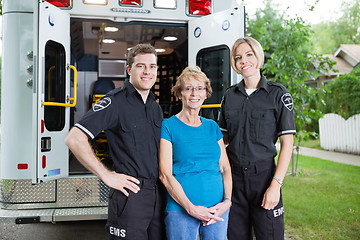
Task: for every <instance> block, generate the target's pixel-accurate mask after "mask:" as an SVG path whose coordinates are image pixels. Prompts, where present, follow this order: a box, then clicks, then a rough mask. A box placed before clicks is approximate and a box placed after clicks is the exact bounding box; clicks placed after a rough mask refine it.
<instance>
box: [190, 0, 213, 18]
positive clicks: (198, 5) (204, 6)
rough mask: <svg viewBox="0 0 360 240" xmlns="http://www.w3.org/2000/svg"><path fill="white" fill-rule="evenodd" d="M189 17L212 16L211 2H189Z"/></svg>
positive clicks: (195, 0) (206, 0)
mask: <svg viewBox="0 0 360 240" xmlns="http://www.w3.org/2000/svg"><path fill="white" fill-rule="evenodd" d="M188 14H189V15H209V14H211V0H189V2H188Z"/></svg>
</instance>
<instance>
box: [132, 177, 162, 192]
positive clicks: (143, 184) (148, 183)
mask: <svg viewBox="0 0 360 240" xmlns="http://www.w3.org/2000/svg"><path fill="white" fill-rule="evenodd" d="M137 179H138V180H139V181H140V184H139V187H140V188H147V189H155V188H156V187H157V185H158V181H159V180H158V179H146V178H137Z"/></svg>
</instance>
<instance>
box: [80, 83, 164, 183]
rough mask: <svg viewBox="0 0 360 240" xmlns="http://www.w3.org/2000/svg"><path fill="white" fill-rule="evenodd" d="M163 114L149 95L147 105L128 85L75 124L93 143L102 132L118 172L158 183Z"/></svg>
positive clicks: (110, 95) (105, 98)
mask: <svg viewBox="0 0 360 240" xmlns="http://www.w3.org/2000/svg"><path fill="white" fill-rule="evenodd" d="M162 118H163V117H162V110H161V108H160V106H159V104H158V103H157V102H156V101H155V97H154V94H153V93H151V92H150V93H149V96H148V99H147V101H146V104H144V102H143V100H142V98H141V95H140V94H139V93H138V92H137V91H136V89H135V88H134V87H133V86H132V84H131V83H130V82H128V81H126V82H125V86H124V87H122V88H118V89H115V90H113V91H111V92H109V93H108V94H107V95H106V96H105V97H103V98H102V99H101V100H99V101H98V102H97V103H96V104H95V105H94V106H93V107H92V109H90V110H89V112H87V113H86V114H85V115H84V116H83V117H82V119H81V120H80V121H79V122H78V123H76V124H75V126H76V127H78V128H79V129H81V130H82V131H84V132H85V133H86V134H87V135H89V137H91V138H92V139H93V138H94V137H95V136H96V135H97V134H99V133H100V132H101V131H102V130H104V131H105V133H106V137H107V139H108V143H109V148H110V153H111V156H112V159H113V162H114V166H115V171H116V172H117V173H124V174H127V175H131V176H134V177H140V178H146V179H157V178H158V172H159V167H158V156H159V142H160V132H161V122H162Z"/></svg>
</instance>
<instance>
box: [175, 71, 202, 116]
mask: <svg viewBox="0 0 360 240" xmlns="http://www.w3.org/2000/svg"><path fill="white" fill-rule="evenodd" d="M206 94H207V90H206V84H205V83H204V82H202V81H199V80H197V79H196V78H194V77H189V78H188V79H186V80H185V81H184V85H183V87H182V89H181V100H182V104H183V109H184V108H188V109H198V110H200V108H201V105H202V104H203V103H204V101H205V98H206Z"/></svg>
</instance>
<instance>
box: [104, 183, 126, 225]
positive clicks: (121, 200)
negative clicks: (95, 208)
mask: <svg viewBox="0 0 360 240" xmlns="http://www.w3.org/2000/svg"><path fill="white" fill-rule="evenodd" d="M112 190H113V191H112ZM127 202H128V197H127V196H125V195H124V194H123V193H122V192H121V191H119V190H115V189H111V190H110V195H109V210H108V215H109V216H108V219H109V220H110V221H111V222H117V221H118V220H119V219H120V218H121V216H122V215H123V213H124V211H125V208H126V205H127Z"/></svg>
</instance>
